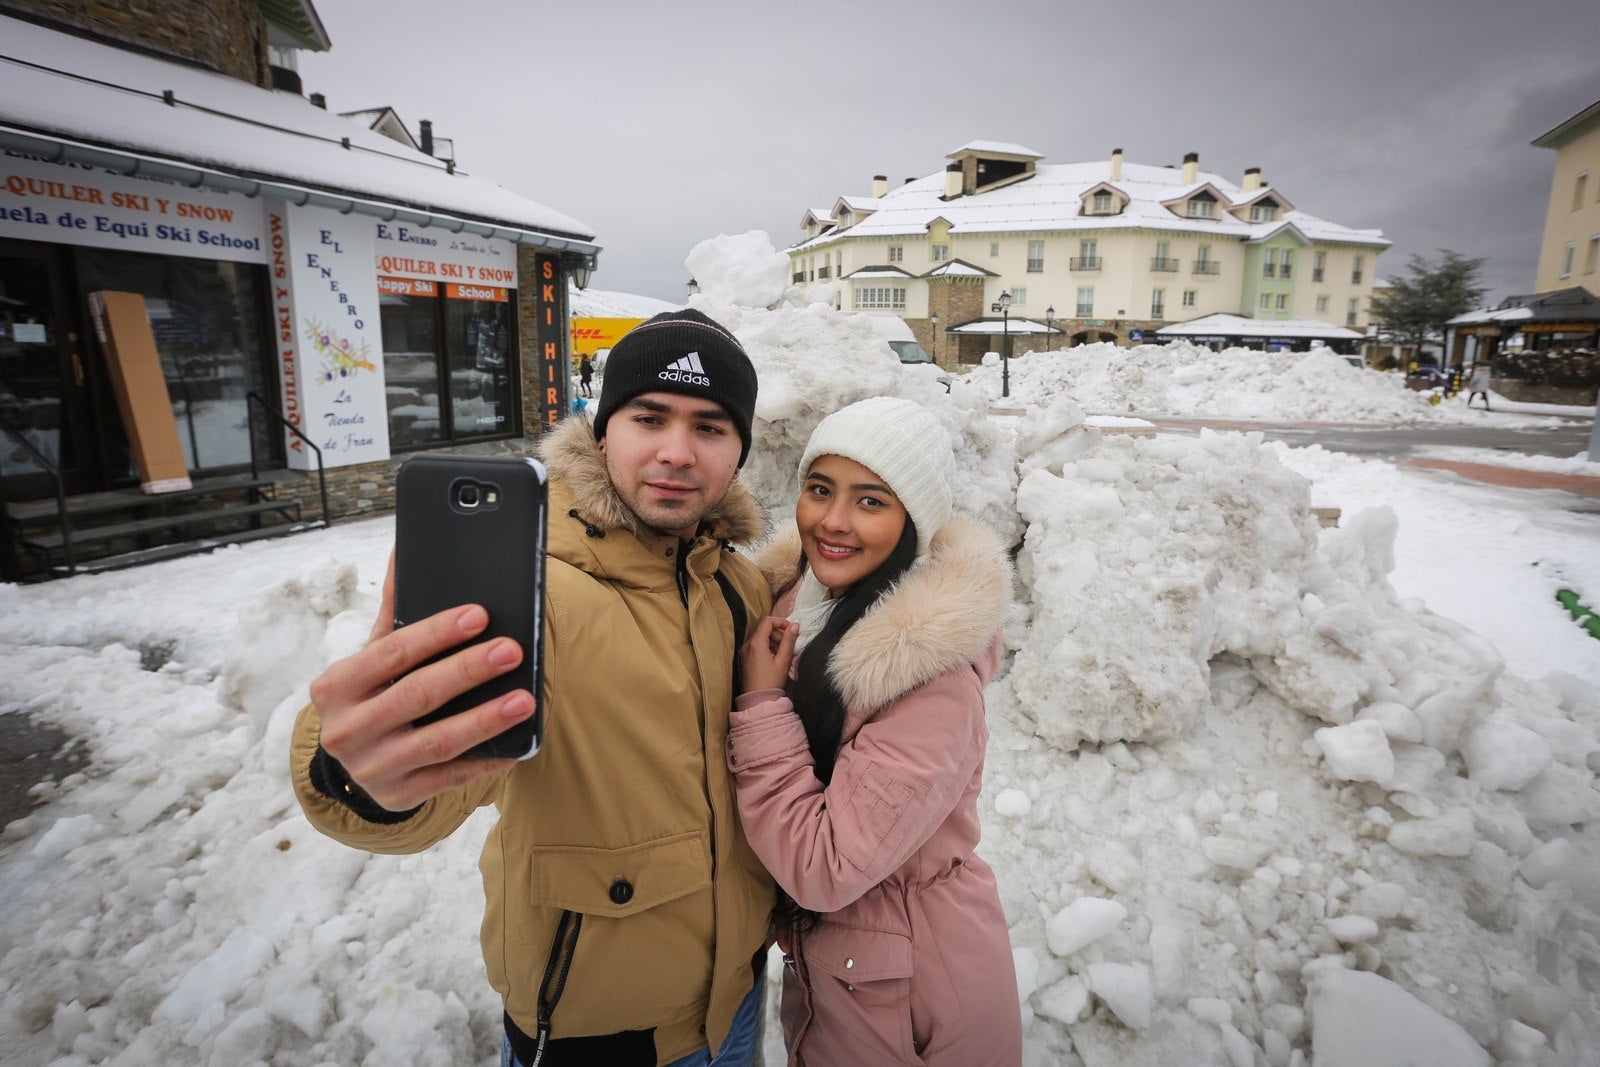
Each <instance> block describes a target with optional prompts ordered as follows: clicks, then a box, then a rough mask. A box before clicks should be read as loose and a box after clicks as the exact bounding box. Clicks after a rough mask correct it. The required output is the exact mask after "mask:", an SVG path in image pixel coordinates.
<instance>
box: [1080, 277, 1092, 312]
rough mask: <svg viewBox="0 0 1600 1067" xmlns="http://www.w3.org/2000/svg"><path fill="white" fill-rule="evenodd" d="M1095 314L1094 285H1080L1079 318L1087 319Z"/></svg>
mask: <svg viewBox="0 0 1600 1067" xmlns="http://www.w3.org/2000/svg"><path fill="white" fill-rule="evenodd" d="M1093 314H1094V286H1092V285H1080V286H1078V318H1080V319H1086V318H1088V317H1089V316H1091V315H1093Z"/></svg>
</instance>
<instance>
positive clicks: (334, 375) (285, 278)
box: [266, 200, 389, 470]
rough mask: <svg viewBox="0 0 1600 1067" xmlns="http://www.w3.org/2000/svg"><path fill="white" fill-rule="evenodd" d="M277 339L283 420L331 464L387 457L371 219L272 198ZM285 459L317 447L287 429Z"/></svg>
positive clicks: (309, 465)
mask: <svg viewBox="0 0 1600 1067" xmlns="http://www.w3.org/2000/svg"><path fill="white" fill-rule="evenodd" d="M266 214H267V244H268V249H269V251H270V253H271V260H270V263H269V265H270V267H271V272H272V306H273V321H274V326H275V331H274V339H275V341H276V344H277V352H278V367H279V370H278V374H279V379H280V384H281V388H282V392H283V412H284V415H285V417H286V418H288V420H289V421H290V422H291V423H292V424H294V425H295V426H298V427H299V428H300V431H301V432H302V433H304V434H305V435H306V436H307V437H309V438H310V439H311V440H312V441H313V442H315V443H316V445H317V447H318V448H320V449H321V450H322V462H323V463H324V464H325V465H326V466H328V467H343V466H348V465H350V464H352V463H368V462H371V461H373V460H380V459H387V458H388V457H389V412H388V406H387V404H386V403H385V400H384V388H383V338H382V334H381V332H380V328H379V322H378V284H377V278H376V277H375V276H374V275H373V273H372V258H373V234H372V225H371V220H368V219H361V218H352V217H350V216H348V215H342V214H340V213H339V212H337V211H329V210H326V209H323V208H315V207H298V206H296V205H293V204H288V203H285V202H283V201H280V200H271V201H268V202H267V211H266ZM284 446H285V449H286V450H287V455H288V457H289V466H290V467H292V468H294V469H296V470H315V469H316V464H317V457H316V453H314V452H313V451H312V450H311V449H309V448H307V447H306V446H305V443H304V442H303V441H301V440H300V438H299V437H298V436H296V435H294V434H288V433H286V436H285V439H284Z"/></svg>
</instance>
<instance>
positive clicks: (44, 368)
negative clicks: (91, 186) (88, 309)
mask: <svg viewBox="0 0 1600 1067" xmlns="http://www.w3.org/2000/svg"><path fill="white" fill-rule="evenodd" d="M71 292H72V290H71V288H70V285H69V276H68V255H67V250H66V249H64V248H61V247H59V246H55V245H44V244H35V243H33V242H30V241H9V240H0V420H4V425H3V426H0V493H3V495H4V497H5V499H7V500H30V499H37V498H39V497H46V496H50V495H51V494H53V493H54V492H55V486H56V482H55V478H54V477H52V476H51V474H50V471H49V469H48V468H47V467H46V466H45V465H43V464H41V463H40V462H39V458H38V456H35V455H34V453H35V452H37V453H38V454H39V456H42V457H43V458H44V459H45V460H47V461H48V462H49V463H50V465H51V466H53V467H55V468H56V469H57V470H58V471H59V472H60V473H61V476H62V481H63V483H64V485H63V487H64V489H65V490H66V492H68V493H79V492H85V491H89V490H93V489H98V488H100V487H101V485H100V482H101V471H100V463H99V449H98V447H97V446H96V443H95V439H94V437H93V434H94V426H93V419H92V418H91V417H90V410H91V408H90V404H89V387H88V381H87V378H86V370H87V366H86V362H87V356H88V352H87V345H86V343H85V342H86V341H87V338H85V337H83V336H82V334H81V332H80V331H81V324H80V321H79V319H78V316H77V315H76V314H75V312H74V310H73V306H72V300H71ZM19 436H20V437H22V438H24V439H25V440H26V441H27V443H28V444H29V445H31V446H32V450H31V451H30V449H29V448H26V447H24V446H23V445H22V444H21V443H20V442H19V441H18V440H17V438H18V437H19Z"/></svg>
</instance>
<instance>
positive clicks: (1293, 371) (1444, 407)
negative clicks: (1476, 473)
mask: <svg viewBox="0 0 1600 1067" xmlns="http://www.w3.org/2000/svg"><path fill="white" fill-rule="evenodd" d="M1009 363H1010V375H1011V401H1012V402H1013V403H1018V404H1027V405H1033V406H1037V407H1043V406H1045V405H1047V404H1049V403H1050V401H1051V400H1052V399H1054V398H1055V397H1057V396H1060V395H1063V394H1065V395H1067V396H1070V397H1071V398H1072V399H1073V400H1074V401H1076V402H1077V403H1078V404H1079V405H1081V406H1082V407H1083V408H1085V409H1087V410H1089V411H1096V412H1107V413H1119V412H1138V413H1139V414H1141V415H1172V416H1201V415H1203V416H1206V417H1208V418H1234V419H1280V420H1285V419H1286V420H1304V421H1311V422H1383V423H1439V422H1481V421H1483V419H1484V418H1485V417H1486V416H1485V415H1484V413H1483V412H1475V411H1470V410H1468V409H1467V408H1465V407H1463V406H1461V405H1459V404H1439V405H1433V404H1429V403H1428V394H1427V393H1422V392H1413V391H1412V390H1409V389H1407V388H1406V387H1405V382H1404V380H1403V378H1402V376H1401V375H1399V374H1391V373H1382V372H1378V371H1371V370H1364V369H1362V368H1360V367H1355V366H1352V365H1351V364H1349V363H1347V362H1346V361H1345V359H1344V357H1343V356H1339V355H1335V354H1334V353H1333V352H1332V350H1330V349H1327V348H1316V349H1313V350H1311V351H1310V352H1258V351H1254V350H1252V349H1245V348H1227V349H1223V350H1222V351H1221V352H1213V351H1211V350H1210V349H1209V348H1206V347H1204V346H1201V345H1195V344H1190V343H1189V342H1186V341H1174V342H1172V343H1171V344H1167V345H1137V346H1135V347H1133V348H1118V347H1117V346H1116V345H1112V344H1106V343H1096V344H1091V345H1079V346H1077V347H1075V348H1066V349H1059V350H1056V351H1051V352H1028V353H1025V354H1023V355H1020V356H1017V357H1015V358H1013V359H1011V360H1010V361H1009ZM1000 371H1001V368H1000V365H999V362H998V361H997V360H996V361H986V362H985V364H984V365H983V366H980V367H975V368H973V369H972V370H971V371H970V372H969V373H968V374H967V376H966V377H967V380H968V381H970V382H971V383H972V384H973V385H974V386H976V387H978V388H981V389H983V390H984V391H985V392H986V393H987V395H989V396H991V397H998V396H999V395H1000V378H1001V373H1000ZM1487 417H1489V418H1493V419H1495V420H1497V424H1499V425H1506V426H1510V425H1515V424H1516V423H1517V422H1518V421H1520V420H1518V418H1517V417H1516V416H1512V415H1500V414H1496V415H1491V416H1487Z"/></svg>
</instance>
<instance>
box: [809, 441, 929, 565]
mask: <svg viewBox="0 0 1600 1067" xmlns="http://www.w3.org/2000/svg"><path fill="white" fill-rule="evenodd" d="M794 517H795V524H796V525H797V526H798V527H799V528H800V544H801V547H802V548H803V549H804V551H805V554H806V562H807V563H808V564H810V566H811V573H812V574H815V575H816V576H817V581H819V582H821V583H822V584H823V586H825V587H826V588H827V590H828V592H829V593H830V594H832V595H833V596H836V597H837V596H841V595H842V594H843V593H844V592H845V591H846V590H848V589H849V588H850V587H851V586H852V585H855V584H856V583H857V582H859V581H860V580H861V579H863V578H865V577H866V576H867V575H869V574H871V573H872V572H873V571H874V570H876V569H877V568H878V565H879V564H881V563H882V562H883V561H884V560H886V559H888V558H889V553H890V552H892V551H894V546H895V545H896V544H898V543H899V541H900V533H901V531H902V530H904V529H905V525H906V509H905V507H904V506H903V505H902V504H901V503H900V501H899V500H898V499H896V497H895V495H894V494H893V493H891V492H890V491H889V487H888V486H887V485H885V484H884V483H883V481H882V480H881V479H880V478H879V477H878V476H877V475H876V474H873V473H872V472H871V471H870V470H868V469H867V468H866V467H863V466H862V465H861V464H859V463H857V462H855V461H854V460H850V459H845V458H844V457H843V456H818V457H817V459H816V461H815V462H813V463H812V464H811V470H810V471H809V472H808V473H807V474H806V480H805V482H804V484H802V485H801V486H800V502H799V503H798V504H796V505H795V509H794Z"/></svg>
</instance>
